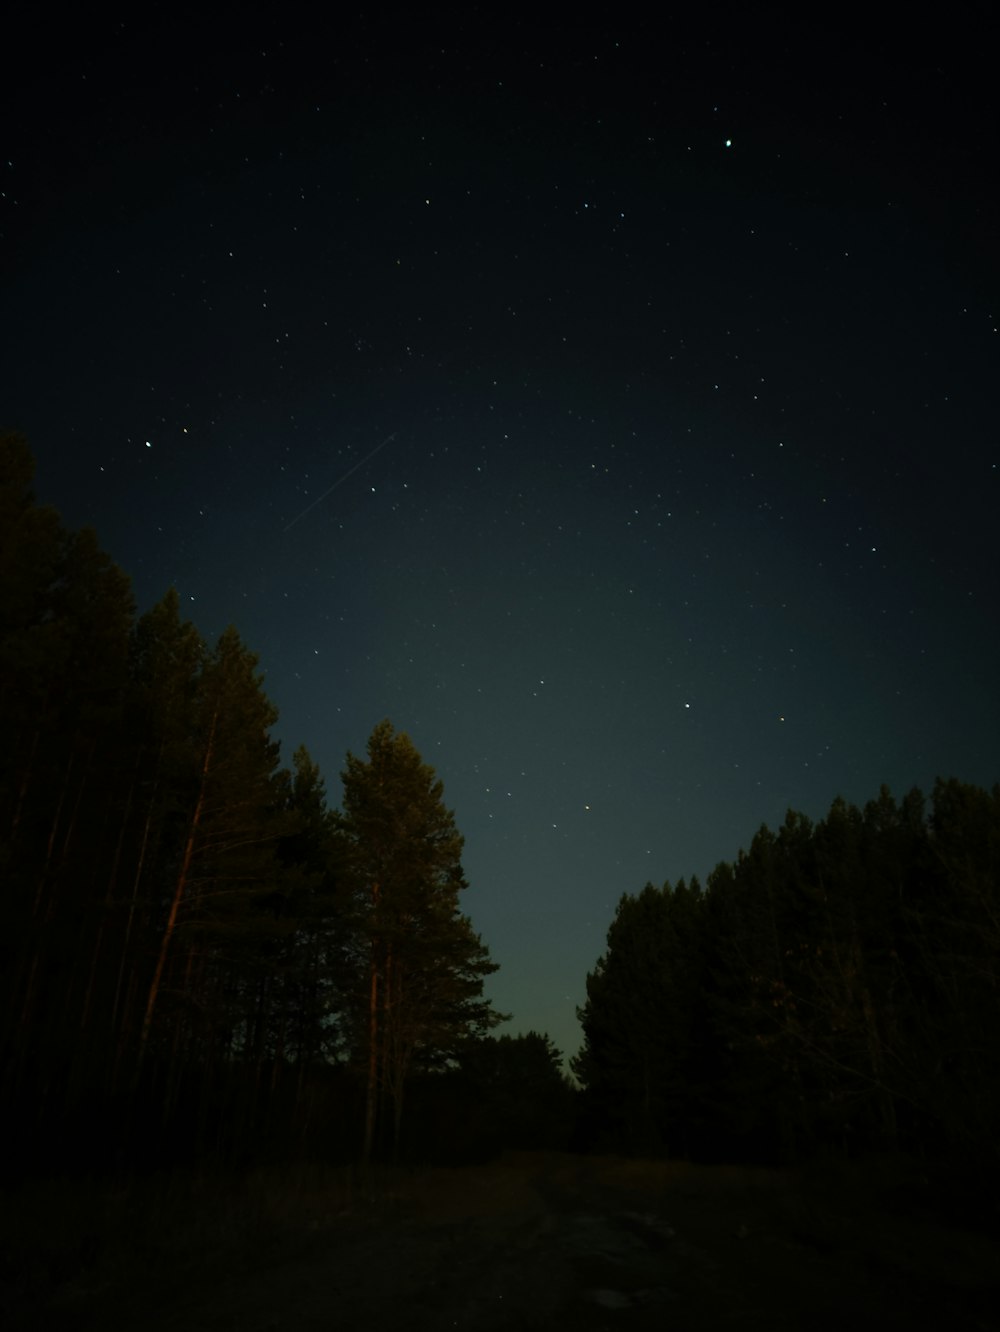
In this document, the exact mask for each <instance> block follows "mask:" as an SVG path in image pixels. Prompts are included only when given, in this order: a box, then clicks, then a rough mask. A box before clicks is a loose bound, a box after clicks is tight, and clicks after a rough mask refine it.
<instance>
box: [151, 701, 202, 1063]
mask: <svg viewBox="0 0 1000 1332" xmlns="http://www.w3.org/2000/svg"><path fill="white" fill-rule="evenodd" d="M217 715H218V714H215V715H213V717H212V725H211V727H210V728H209V733H208V744H207V745H206V746H205V760H204V762H203V763H202V766H201V785H200V787H199V790H198V802H197V804H196V805H195V808H194V813H193V814H192V816H191V826H190V828H189V829H188V836H187V842H186V843H185V846H184V858H183V860H182V861H181V868H180V873H179V874H178V876H177V884H176V886H175V888H174V896H173V901H172V902H171V903H170V915H169V916H168V917H167V924H166V928H165V929H164V931H163V938H162V940H161V941H160V952H159V956H158V957H157V959H156V970H155V971H154V972H153V979H152V981H151V982H150V986H149V997H148V998H147V1000H146V1012H145V1015H144V1016H143V1019H142V1033H141V1035H140V1037H139V1064H140V1065H141V1063H142V1059H143V1056H144V1054H145V1052H146V1046H147V1044H148V1041H149V1032H150V1029H151V1027H152V1024H153V1010H154V1009H155V1007H156V998H157V995H158V994H159V991H160V982H161V980H162V979H163V968H164V966H165V965H166V961H167V952H168V951H169V948H170V942H171V940H172V939H173V936H174V931H175V929H176V928H177V917H178V914H179V912H180V908H181V902H182V901H183V900H184V893H185V890H186V889H187V882H188V875H189V874H190V871H191V861H192V859H193V857H194V848H195V843H196V841H197V838H198V833H199V831H200V828H201V820H202V815H203V813H204V809H205V789H206V787H207V785H208V774H209V772H210V771H211V767H212V756H213V749H214V744H215V723H216V719H217Z"/></svg>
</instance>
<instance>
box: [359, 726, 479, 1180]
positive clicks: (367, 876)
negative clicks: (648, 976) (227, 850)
mask: <svg viewBox="0 0 1000 1332" xmlns="http://www.w3.org/2000/svg"><path fill="white" fill-rule="evenodd" d="M367 755H368V756H367V759H360V758H356V757H355V756H354V755H353V754H348V756H347V766H346V768H345V770H344V772H343V774H342V776H343V783H344V796H343V813H342V815H341V818H340V829H341V833H342V835H343V837H344V839H345V845H346V848H347V854H348V861H347V864H348V873H349V875H350V882H351V889H352V896H353V926H354V940H355V954H354V964H355V968H354V987H353V992H352V994H351V995H350V996H349V1000H348V1007H349V1009H350V1010H351V1011H352V1015H353V1024H354V1045H355V1050H356V1053H357V1056H358V1057H359V1059H360V1060H363V1063H364V1068H365V1074H364V1079H365V1126H364V1140H363V1154H364V1157H365V1159H367V1158H368V1157H369V1156H370V1155H371V1152H372V1150H373V1148H374V1145H375V1139H376V1128H377V1125H378V1123H379V1121H380V1120H381V1121H383V1126H384V1127H385V1124H384V1121H385V1120H386V1119H387V1118H388V1117H389V1115H390V1114H391V1122H392V1141H393V1147H394V1150H397V1149H398V1145H399V1133H400V1123H401V1117H402V1110H403V1093H404V1088H405V1084H406V1079H407V1076H408V1074H409V1073H410V1072H411V1070H413V1069H414V1068H415V1067H418V1066H419V1067H433V1066H434V1065H435V1064H441V1063H444V1062H447V1061H448V1060H449V1059H452V1058H454V1057H455V1056H456V1055H457V1053H458V1051H459V1049H460V1047H461V1043H462V1041H463V1040H465V1039H467V1038H468V1037H470V1036H481V1035H483V1034H485V1032H486V1031H488V1030H489V1029H490V1028H491V1027H492V1026H494V1025H495V1024H496V1023H497V1022H500V1021H502V1020H503V1018H502V1016H501V1015H499V1014H497V1013H496V1012H495V1011H494V1010H493V1009H492V1007H491V1006H490V1004H489V1002H488V1001H487V1000H485V999H484V998H483V995H482V988H483V981H484V979H485V978H486V976H488V975H490V973H492V972H494V971H495V970H496V969H497V968H496V965H495V964H494V963H492V962H491V961H490V960H489V953H488V950H487V949H486V947H485V946H484V945H483V943H482V942H481V940H480V939H479V937H478V935H476V934H475V933H474V932H473V929H472V926H471V924H470V922H469V920H468V918H467V917H466V916H463V915H462V914H461V912H460V911H459V894H460V893H461V892H462V890H463V889H464V888H465V887H466V881H465V876H464V873H463V871H462V865H461V860H460V856H461V852H462V845H463V839H462V837H461V835H460V834H459V832H458V829H457V828H456V826H455V821H454V815H453V814H452V811H451V810H449V809H447V808H446V807H445V805H444V803H443V798H442V797H443V786H442V783H441V782H440V781H439V780H438V779H437V778H436V776H435V773H434V770H433V768H431V767H429V766H428V765H427V764H425V763H423V762H422V760H421V758H420V755H419V754H418V753H417V751H416V749H415V748H414V746H413V744H412V742H411V741H410V739H409V737H408V736H406V735H405V734H402V733H398V734H397V733H396V732H395V731H394V729H393V727H392V725H391V723H389V722H388V721H383V722H381V723H380V724H379V725H378V726H376V727H375V730H374V731H373V732H372V735H371V737H370V739H369V741H368V749H367Z"/></svg>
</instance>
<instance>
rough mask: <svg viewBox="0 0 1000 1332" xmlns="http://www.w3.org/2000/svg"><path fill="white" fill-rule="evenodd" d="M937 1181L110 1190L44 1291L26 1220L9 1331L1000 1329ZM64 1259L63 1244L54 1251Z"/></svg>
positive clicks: (988, 1244)
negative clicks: (941, 1209) (28, 1252)
mask: <svg viewBox="0 0 1000 1332" xmlns="http://www.w3.org/2000/svg"><path fill="white" fill-rule="evenodd" d="M926 1187H927V1181H926V1180H923V1179H921V1178H920V1176H919V1174H917V1173H915V1172H914V1171H913V1170H912V1169H909V1170H907V1171H905V1172H903V1173H902V1174H898V1173H897V1175H895V1176H894V1175H892V1174H891V1172H890V1173H889V1174H886V1173H885V1172H883V1173H882V1174H880V1175H876V1174H875V1173H873V1172H871V1171H869V1172H866V1173H863V1174H862V1173H859V1172H857V1171H855V1172H853V1173H851V1172H845V1171H844V1170H843V1169H838V1170H831V1169H826V1170H824V1171H814V1172H812V1173H810V1174H806V1175H802V1174H798V1175H791V1174H787V1173H783V1172H778V1171H767V1170H763V1169H752V1168H741V1167H728V1166H718V1167H711V1166H693V1165H688V1164H684V1163H670V1162H643V1161H629V1160H623V1159H619V1158H610V1157H575V1156H570V1155H560V1154H553V1153H548V1154H521V1155H508V1156H506V1157H504V1158H502V1159H501V1160H499V1161H497V1162H495V1163H493V1164H490V1165H485V1166H478V1167H469V1168H464V1169H452V1170H446V1169H427V1170H418V1171H405V1170H398V1171H380V1172H369V1173H368V1174H366V1175H361V1174H359V1173H358V1172H356V1171H353V1172H343V1171H342V1172H322V1171H315V1172H311V1173H309V1172H306V1173H303V1174H300V1175H298V1176H297V1177H296V1178H295V1179H294V1180H293V1181H291V1182H290V1180H289V1177H288V1175H287V1173H283V1174H280V1175H279V1174H277V1173H276V1172H268V1171H261V1172H257V1173H256V1174H253V1175H251V1176H250V1177H249V1178H248V1179H246V1180H245V1181H244V1182H243V1183H242V1184H241V1186H240V1188H239V1190H238V1192H230V1193H226V1196H225V1197H223V1196H222V1195H221V1193H220V1191H219V1190H218V1188H217V1187H216V1186H214V1185H212V1184H211V1182H209V1181H203V1182H202V1183H201V1184H200V1185H199V1186H198V1187H197V1188H191V1187H190V1186H186V1187H185V1190H184V1191H181V1192H178V1191H177V1190H176V1189H175V1192H174V1195H173V1196H172V1197H171V1196H167V1195H165V1194H164V1193H163V1192H162V1190H161V1191H160V1193H159V1194H157V1195H156V1201H155V1203H154V1202H153V1201H152V1198H153V1195H152V1194H149V1193H148V1192H146V1193H143V1192H142V1191H141V1190H139V1191H136V1190H134V1189H133V1190H132V1191H131V1192H130V1193H129V1195H128V1197H125V1196H124V1195H123V1194H119V1195H118V1197H117V1200H116V1199H115V1198H110V1197H105V1198H104V1199H103V1201H102V1204H101V1209H100V1210H101V1215H100V1216H97V1217H95V1218H94V1219H93V1222H92V1225H91V1226H90V1229H89V1231H88V1233H87V1234H86V1235H84V1237H83V1238H82V1239H81V1240H80V1241H79V1242H77V1241H76V1240H74V1241H73V1243H72V1244H71V1245H69V1249H70V1252H69V1254H68V1255H67V1253H66V1252H65V1250H66V1249H67V1243H68V1242H67V1241H64V1242H63V1244H62V1250H61V1252H62V1260H61V1262H62V1265H61V1268H60V1265H59V1263H55V1264H53V1262H52V1261H51V1254H50V1260H49V1261H48V1262H46V1263H42V1264H40V1265H39V1266H38V1268H37V1271H36V1273H35V1276H34V1278H32V1276H31V1273H30V1272H29V1273H28V1275H27V1277H26V1276H25V1274H24V1272H23V1271H20V1272H12V1271H11V1264H12V1259H13V1258H14V1253H13V1250H14V1249H17V1248H18V1247H20V1249H21V1258H20V1259H19V1260H18V1261H20V1262H21V1265H22V1267H23V1262H24V1261H25V1257H24V1248H23V1246H24V1243H25V1239H24V1234H22V1239H21V1242H20V1246H19V1245H18V1243H17V1240H16V1237H15V1236H14V1235H13V1232H12V1231H11V1229H10V1227H8V1228H7V1233H5V1236H4V1243H5V1249H6V1254H5V1257H6V1260H7V1261H6V1268H7V1272H6V1277H7V1285H8V1292H7V1305H8V1308H7V1310H6V1314H7V1316H6V1317H5V1318H4V1322H5V1324H6V1325H7V1326H20V1327H23V1328H25V1329H29V1328H30V1329H43V1328H44V1329H54V1330H55V1329H59V1330H63V1329H65V1332H69V1329H75V1328H79V1329H84V1328H87V1329H89V1328H94V1329H96V1328H100V1329H102V1332H113V1329H115V1328H121V1329H131V1328H135V1329H143V1330H144V1332H147V1330H148V1332H182V1330H183V1332H230V1330H233V1332H235V1330H236V1329H239V1330H240V1332H313V1330H314V1329H315V1332H320V1329H351V1330H352V1332H353V1329H362V1328H363V1329H365V1332H380V1330H381V1329H392V1330H393V1332H423V1330H424V1329H426V1330H427V1332H438V1329H449V1328H456V1329H466V1330H467V1332H493V1330H496V1332H500V1330H501V1329H538V1332H541V1329H546V1330H548V1329H555V1330H556V1332H562V1330H563V1329H565V1332H569V1329H574V1332H576V1330H577V1329H580V1330H582V1332H590V1330H595V1329H605V1328H606V1329H620V1330H621V1332H632V1329H644V1328H656V1329H658V1330H660V1329H691V1330H692V1332H695V1330H697V1329H715V1328H719V1329H723V1328H725V1329H730V1328H741V1329H742V1328H761V1329H767V1332H783V1330H784V1329H800V1328H808V1329H810V1332H812V1330H813V1329H817V1330H819V1332H822V1329H827V1328H829V1329H836V1330H837V1332H842V1329H843V1328H844V1327H845V1325H847V1326H848V1327H849V1328H851V1332H857V1329H860V1328H865V1327H873V1328H874V1327H879V1328H928V1329H930V1328H934V1329H940V1328H942V1327H947V1328H948V1329H949V1330H951V1329H961V1328H968V1329H981V1330H982V1332H987V1330H988V1329H1000V1298H998V1296H1000V1279H998V1275H997V1274H998V1273H1000V1262H998V1258H1000V1245H998V1243H997V1240H996V1237H995V1235H994V1236H993V1237H991V1236H990V1234H988V1233H986V1232H985V1231H984V1230H983V1229H982V1227H981V1226H980V1227H979V1228H978V1229H966V1228H964V1227H963V1226H961V1225H960V1224H959V1223H958V1221H956V1219H955V1218H951V1219H949V1220H948V1221H947V1222H943V1221H942V1220H941V1218H940V1215H938V1214H935V1213H934V1210H932V1209H931V1208H930V1207H929V1206H928V1205H927V1204H928V1202H929V1199H928V1198H927V1197H925V1195H924V1192H922V1190H924V1191H926ZM168 1194H169V1190H168ZM10 1201H11V1200H10V1199H8V1203H10ZM50 1201H51V1200H50ZM116 1218H117V1220H116ZM67 1224H68V1225H69V1226H70V1228H71V1229H72V1230H73V1233H74V1234H77V1233H78V1232H79V1229H80V1227H79V1223H78V1222H69V1223H67ZM30 1228H31V1219H30V1216H26V1217H25V1219H24V1221H23V1227H22V1229H23V1231H24V1232H25V1233H26V1231H30ZM54 1230H56V1231H57V1230H58V1225H54ZM50 1248H51V1249H53V1251H58V1250H60V1245H59V1243H58V1242H57V1240H56V1239H55V1238H53V1239H52V1240H51V1242H50ZM15 1265H16V1264H15ZM3 1313H4V1310H3V1308H2V1307H0V1314H3ZM11 1315H13V1321H12V1319H11Z"/></svg>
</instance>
